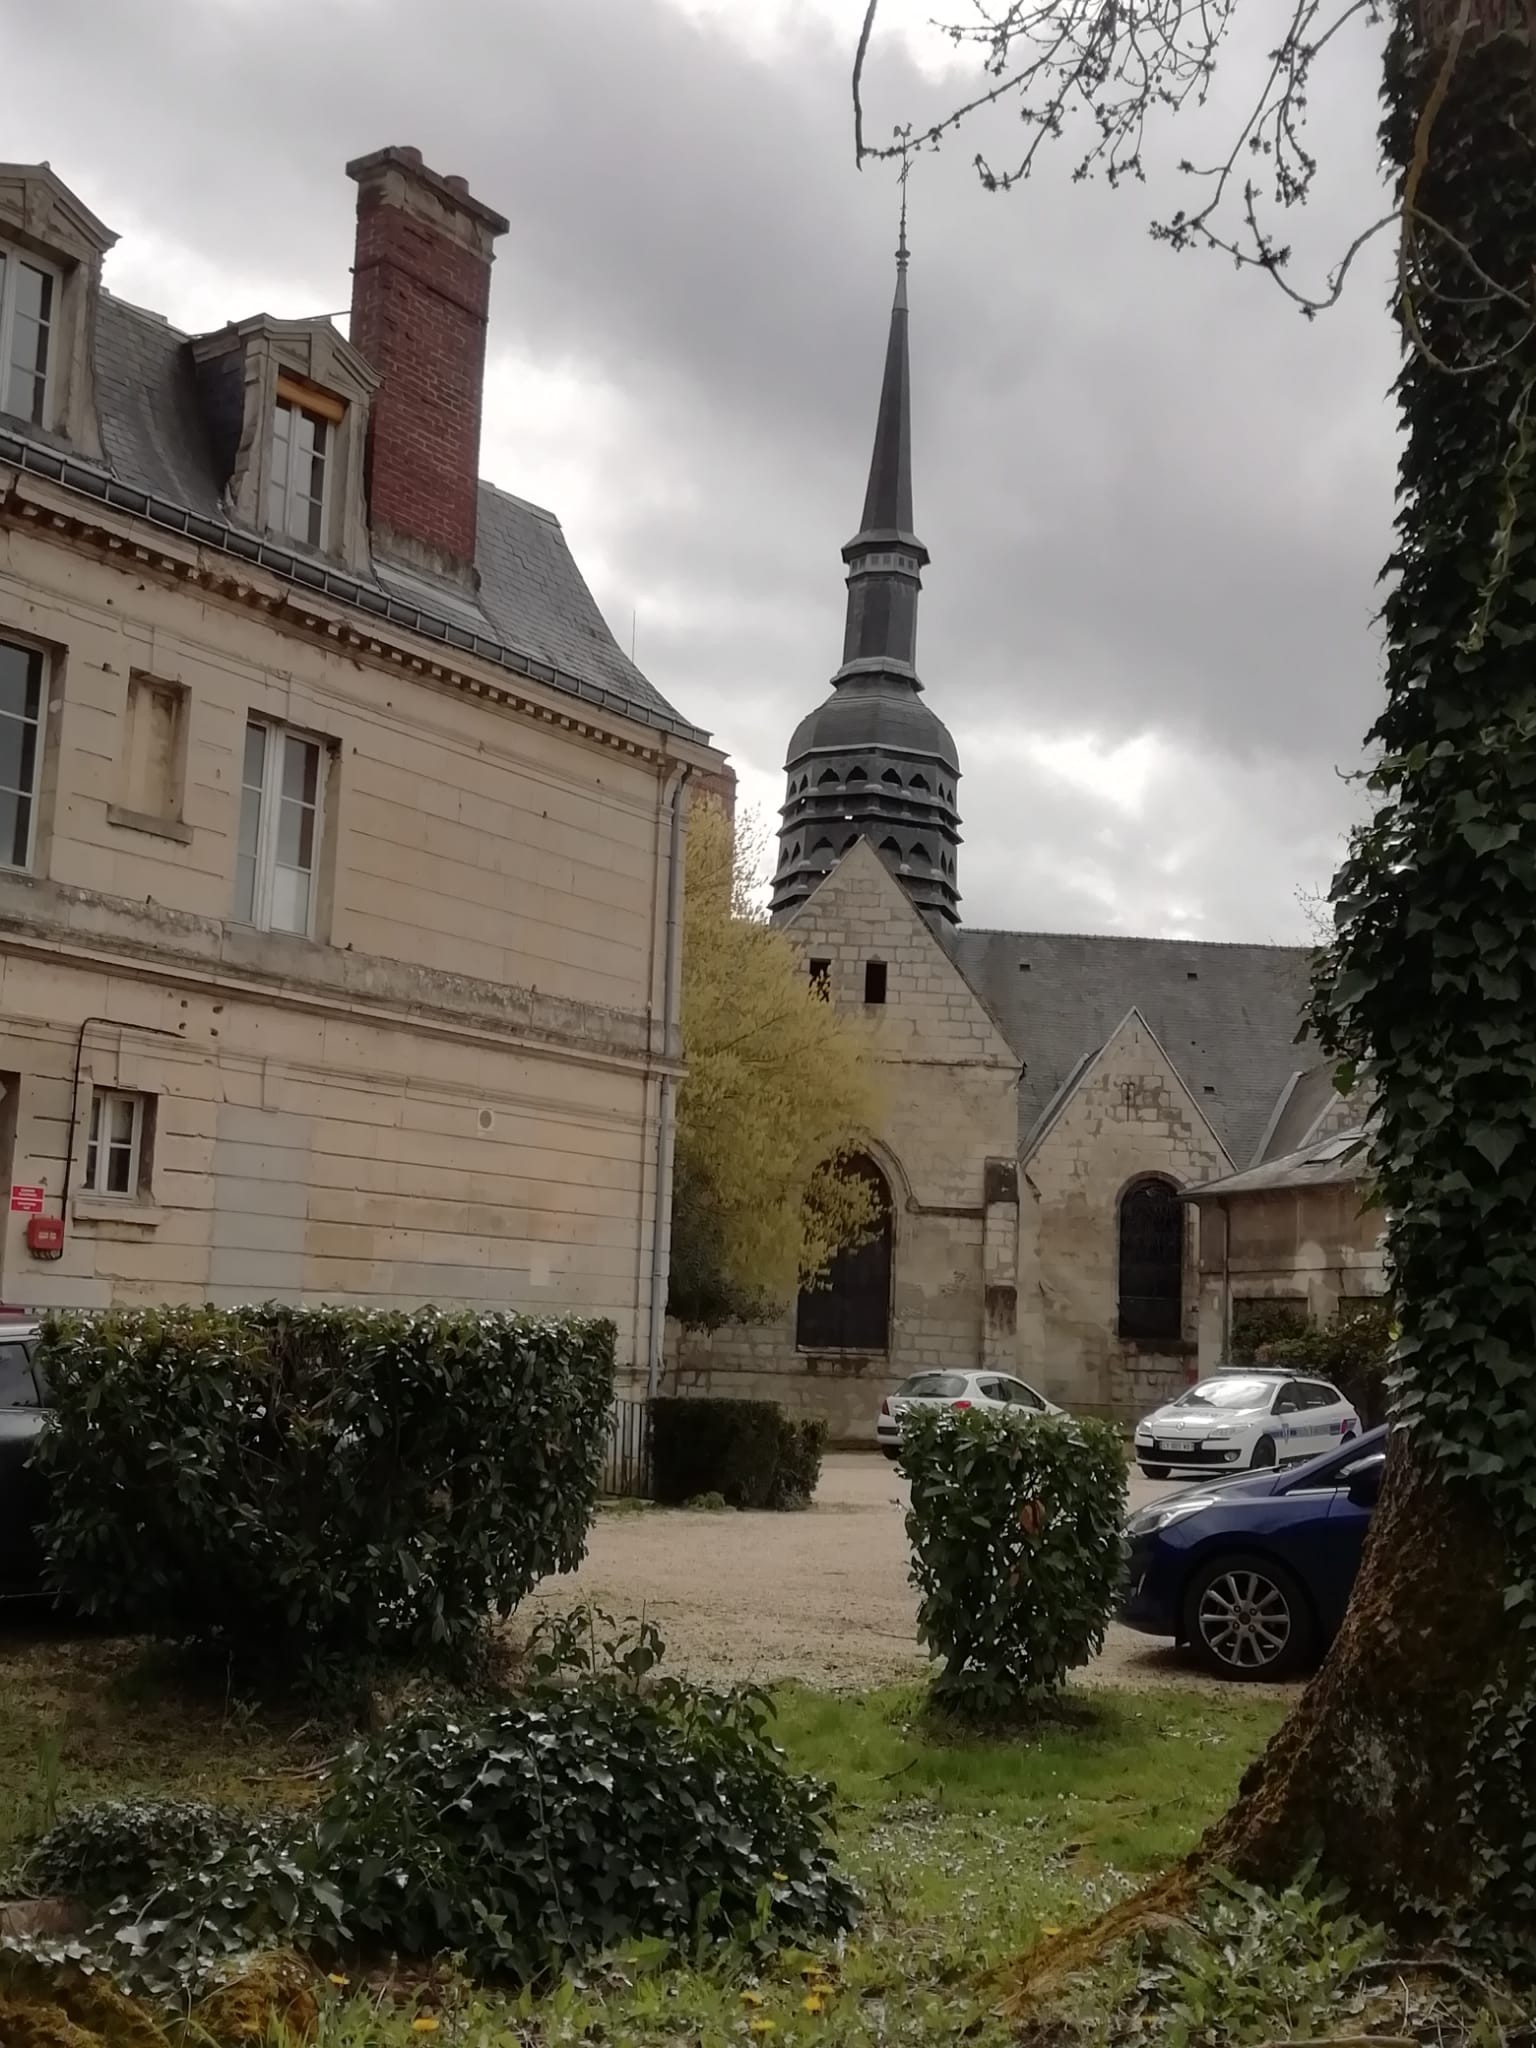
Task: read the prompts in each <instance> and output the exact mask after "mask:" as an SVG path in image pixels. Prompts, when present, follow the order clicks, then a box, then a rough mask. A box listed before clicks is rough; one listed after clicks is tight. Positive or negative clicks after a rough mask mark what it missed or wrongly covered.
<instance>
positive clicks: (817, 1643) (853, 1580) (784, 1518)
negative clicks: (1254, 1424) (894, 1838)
mask: <svg viewBox="0 0 1536 2048" xmlns="http://www.w3.org/2000/svg"><path fill="white" fill-rule="evenodd" d="M1171 1490H1172V1489H1171V1488H1170V1487H1167V1486H1155V1485H1153V1484H1152V1483H1151V1482H1150V1481H1148V1480H1145V1479H1143V1478H1142V1477H1141V1476H1140V1475H1139V1474H1133V1475H1132V1478H1131V1502H1132V1505H1133V1506H1139V1505H1141V1503H1142V1502H1144V1501H1148V1500H1153V1499H1155V1498H1157V1496H1158V1495H1159V1494H1162V1493H1166V1492H1169V1491H1171ZM905 1499H906V1484H905V1481H904V1480H903V1479H902V1478H901V1476H900V1474H899V1473H898V1472H896V1471H895V1469H894V1468H893V1467H892V1466H891V1465H889V1464H887V1463H886V1461H885V1459H883V1458H879V1457H868V1456H866V1457H860V1456H857V1455H843V1456H835V1457H829V1458H828V1460H827V1462H826V1466H825V1468H824V1470H823V1473H822V1480H821V1487H820V1489H819V1491H818V1494H817V1497H816V1504H815V1506H814V1507H813V1508H812V1509H811V1510H810V1511H809V1512H808V1513H806V1514H799V1515H768V1514H734V1513H725V1514H708V1513H702V1514H694V1513H688V1512H685V1511H683V1510H680V1509H669V1510H661V1509H647V1510H642V1511H636V1512H624V1511H622V1510H619V1511H615V1510H612V1509H605V1510H604V1511H603V1512H602V1513H600V1514H599V1516H598V1518H597V1524H596V1527H595V1528H594V1530H593V1532H592V1542H591V1547H590V1550H589V1552H588V1556H587V1560H586V1562H585V1564H583V1566H582V1567H581V1570H580V1571H579V1572H577V1573H575V1574H573V1575H572V1576H571V1577H569V1578H563V1579H554V1580H550V1581H548V1582H547V1583H546V1585H545V1586H544V1587H543V1588H541V1590H540V1593H539V1594H538V1595H537V1596H536V1598H535V1599H534V1600H532V1601H530V1602H529V1603H528V1606H527V1607H526V1608H525V1609H524V1614H525V1615H531V1614H533V1613H535V1612H537V1611H538V1610H539V1609H540V1608H541V1607H565V1606H569V1605H570V1604H571V1603H572V1602H574V1601H577V1600H591V1601H593V1602H594V1603H595V1604H596V1605H597V1606H599V1607H601V1608H604V1609H606V1610H607V1612H609V1613H610V1614H614V1615H627V1614H641V1613H644V1614H646V1615H647V1616H649V1618H650V1619H651V1620H653V1621H654V1622H655V1623H656V1624H657V1626H658V1627H659V1628H660V1629H661V1632H662V1634H663V1635H664V1636H665V1637H666V1640H667V1645H668V1663H669V1664H671V1665H673V1666H674V1667H676V1668H678V1669H681V1670H686V1671H688V1672H690V1673H691V1674H692V1675H694V1676H695V1677H699V1678H709V1679H715V1680H726V1681H736V1680H744V1679H757V1680H762V1681H765V1682H767V1681H771V1680H774V1679H784V1678H799V1679H804V1680H805V1681H807V1683H809V1684H812V1685H819V1686H829V1687H838V1688H849V1689H852V1688H862V1687H865V1686H873V1685H882V1684H888V1683H890V1682H892V1681H898V1680H902V1679H911V1678H915V1677H917V1676H919V1675H920V1674H921V1672H922V1671H923V1668H924V1665H925V1663H926V1658H925V1656H924V1653H923V1650H922V1648H921V1646H920V1645H919V1643H918V1641H917V1636H916V1625H915V1616H916V1597H915V1595H914V1594H913V1591H912V1588H911V1587H910V1585H909V1584H908V1583H907V1539H906V1531H905V1529H904V1527H903V1523H902V1517H903V1513H904V1510H905ZM1085 1675H1086V1677H1087V1679H1088V1680H1089V1681H1090V1682H1091V1683H1097V1684H1101V1685H1134V1686H1146V1685H1178V1686H1197V1687H1202V1688H1212V1689H1214V1690H1216V1691H1218V1692H1224V1691H1226V1690H1228V1689H1229V1688H1227V1687H1226V1686H1225V1685H1223V1684H1222V1682H1221V1681H1220V1680H1213V1679H1208V1678H1206V1677H1205V1676H1204V1675H1203V1674H1202V1673H1200V1672H1198V1671H1196V1670H1195V1669H1194V1667H1193V1666H1192V1665H1191V1664H1189V1663H1188V1662H1187V1661H1186V1660H1185V1659H1184V1658H1183V1657H1182V1656H1180V1655H1178V1654H1177V1653H1176V1652H1175V1651H1174V1650H1173V1649H1172V1648H1171V1647H1170V1646H1167V1645H1164V1644H1161V1643H1158V1642H1155V1641H1152V1640H1149V1639H1148V1638H1147V1637H1145V1636H1137V1635H1134V1634H1132V1632H1131V1631H1130V1630H1129V1629H1123V1628H1121V1627H1119V1626H1118V1624H1116V1625H1112V1626H1111V1628H1110V1633H1109V1640H1108V1642H1107V1643H1106V1645H1105V1647H1104V1652H1103V1654H1102V1656H1100V1657H1099V1658H1098V1659H1097V1660H1096V1661H1095V1662H1094V1664H1093V1665H1092V1666H1091V1667H1090V1668H1089V1670H1088V1672H1087V1673H1086V1674H1085ZM1293 1689H1294V1688H1292V1687H1288V1686H1271V1687H1265V1688H1263V1690H1265V1691H1269V1692H1274V1693H1276V1694H1281V1695H1283V1694H1285V1693H1287V1692H1289V1691H1291V1690H1293Z"/></svg>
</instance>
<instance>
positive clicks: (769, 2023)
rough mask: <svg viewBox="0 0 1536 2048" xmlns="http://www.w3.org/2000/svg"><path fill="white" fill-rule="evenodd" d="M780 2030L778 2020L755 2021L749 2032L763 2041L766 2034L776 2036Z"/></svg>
mask: <svg viewBox="0 0 1536 2048" xmlns="http://www.w3.org/2000/svg"><path fill="white" fill-rule="evenodd" d="M778 2030H779V2027H778V2021H777V2020H754V2021H753V2022H752V2025H751V2027H750V2029H749V2030H748V2031H749V2032H751V2033H754V2034H756V2035H757V2036H758V2038H759V2040H761V2039H762V2037H763V2036H764V2035H765V2034H776V2033H777V2032H778Z"/></svg>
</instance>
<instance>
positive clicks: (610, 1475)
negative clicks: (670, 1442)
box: [600, 1400, 651, 1500]
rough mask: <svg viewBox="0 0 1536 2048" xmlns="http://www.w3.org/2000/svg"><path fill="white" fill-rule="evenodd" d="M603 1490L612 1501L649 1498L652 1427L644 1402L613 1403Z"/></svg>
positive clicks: (604, 1466) (604, 1464)
mask: <svg viewBox="0 0 1536 2048" xmlns="http://www.w3.org/2000/svg"><path fill="white" fill-rule="evenodd" d="M600 1490H601V1492H602V1493H603V1494H604V1495H605V1496H606V1497H607V1498H608V1499H610V1500H614V1499H618V1500H649V1499H650V1496H651V1428H650V1416H649V1414H648V1412H647V1407H646V1403H645V1402H644V1401H624V1400H618V1401H615V1402H614V1404H613V1408H612V1410H611V1412H610V1414H609V1417H608V1448H607V1450H606V1451H605V1453H604V1455H603V1476H602V1481H601V1485H600Z"/></svg>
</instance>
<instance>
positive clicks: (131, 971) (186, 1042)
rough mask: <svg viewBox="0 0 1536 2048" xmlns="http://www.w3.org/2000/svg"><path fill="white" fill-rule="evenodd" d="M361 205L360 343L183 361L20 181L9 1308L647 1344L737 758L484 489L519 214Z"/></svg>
mask: <svg viewBox="0 0 1536 2048" xmlns="http://www.w3.org/2000/svg"><path fill="white" fill-rule="evenodd" d="M348 173H349V175H350V176H351V177H352V178H353V179H354V180H355V181H356V184H357V246H356V263H355V268H354V273H353V300H352V313H351V321H350V335H349V338H346V339H344V338H343V337H342V336H341V335H340V334H339V333H338V332H337V331H336V329H335V328H333V327H332V326H331V324H330V322H329V321H328V320H325V319H314V320H274V319H271V318H269V317H267V316H266V315H262V314H258V315H256V316H254V317H252V318H249V319H242V320H238V321H235V322H233V323H231V324H230V325H229V326H227V327H223V328H221V329H219V330H218V331H217V332H216V333H212V334H203V335H196V336H186V335H183V334H179V333H177V332H176V331H175V330H174V329H172V328H171V327H170V326H168V325H167V323H166V322H165V321H164V320H163V319H161V318H159V317H157V316H156V315H154V314H150V313H145V312H142V311H140V310H139V309H137V308H136V307H133V306H130V305H127V304H124V303H122V302H121V301H119V300H117V299H115V298H114V297H112V296H111V295H110V294H109V293H108V292H106V291H105V290H103V289H102V286H101V263H102V258H103V255H104V254H105V252H106V251H107V249H108V248H109V247H110V245H111V243H112V241H113V239H114V237H113V236H112V234H111V232H110V230H109V229H107V228H106V227H105V226H103V224H102V223H101V222H100V221H99V220H97V219H96V218H95V216H94V215H93V214H92V213H91V212H90V211H89V210H88V209H87V208H86V207H85V206H83V205H82V204H81V203H80V201H79V200H78V199H77V198H76V197H75V196H74V195H73V194H72V193H71V192H70V191H69V190H68V189H67V188H66V187H65V186H64V185H63V184H62V183H61V182H60V181H59V179H58V178H57V177H56V176H55V175H54V174H53V172H52V171H51V170H49V169H48V168H47V166H46V165H30V164H21V165H16V164H12V165H4V166H0V1176H3V1186H4V1188H5V1189H6V1190H7V1191H8V1195H9V1200H8V1204H7V1208H6V1211H5V1215H4V1228H3V1232H0V1295H3V1296H4V1298H5V1299H6V1300H8V1301H10V1302H12V1303H16V1304H23V1305H27V1306H51V1305H84V1306H97V1305H101V1304H104V1303H108V1302H114V1301H119V1302H121V1301H129V1302H131V1301H146V1300H185V1299H191V1298H204V1297H206V1298H211V1299H213V1300H215V1301H223V1302H230V1301H236V1300H242V1299H251V1298H263V1297H273V1298H282V1299H300V1298H316V1297H324V1298H326V1299H329V1300H352V1301H359V1302H370V1303H394V1304H416V1303H421V1302H423V1301H428V1300H435V1301H442V1302H449V1301H452V1302H464V1303H475V1304H484V1305H495V1306H516V1307H522V1308H544V1309H549V1310H564V1309H575V1310H583V1311H589V1312H597V1313H602V1314H604V1315H608V1316H611V1317H613V1318H614V1319H615V1321H616V1322H617V1324H618V1327H619V1331H620V1346H621V1354H622V1357H623V1359H624V1360H625V1362H627V1363H638V1364H640V1365H643V1364H644V1363H645V1361H646V1360H647V1359H648V1358H650V1357H651V1356H652V1355H653V1354H655V1353H656V1352H657V1350H658V1348H659V1337H660V1311H661V1303H662V1302H663V1301H664V1299H665V1282H666V1222H667V1216H668V1212H669V1198H670V1149H669V1125H670V1116H671V1101H672V1093H673V1088H674V1084H675V1080H676V1077H677V1074H678V1072H679V1045H678V1034H677V1029H676V989H677V964H678V963H677V951H678V932H679V916H678V881H679V876H680V863H679V861H678V859H677V853H678V846H679V835H680V832H681V829H682V822H683V817H684V810H685V803H686V796H687V787H688V783H689V781H690V778H692V777H695V776H697V777H701V778H709V779H712V781H713V783H714V785H715V786H716V787H719V786H720V783H721V779H722V778H727V774H728V772H727V769H726V764H725V762H724V759H723V757H722V756H721V755H720V754H719V753H718V752H717V751H716V750H715V749H713V748H712V747H711V746H710V745H709V743H708V736H707V735H706V734H705V733H703V732H701V731H699V730H698V729H697V728H695V727H694V726H692V725H690V724H688V723H687V721H686V720H684V719H683V718H682V717H680V716H679V715H678V713H677V712H675V711H674V710H673V709H672V707H671V706H670V705H668V704H667V703H666V702H665V701H664V700H663V698H662V697H661V696H660V695H659V694H658V693H657V691H656V690H655V689H653V688H652V686H651V685H650V683H649V682H648V681H647V680H646V678H645V677H644V676H643V675H642V674H641V673H640V672H639V670H638V669H636V668H635V667H634V665H633V664H632V663H631V662H630V661H629V660H627V659H626V658H625V656H624V655H623V653H622V652H621V651H620V649H619V648H618V647H617V646H616V645H615V643H614V640H613V638H612V636H611V634H610V633H609V631H608V629H607V627H606V625H605V624H604V621H603V619H602V617H601V616H600V614H599V612H598V610H597V607H596V605H595V603H594V602H593V599H592V596H591V594H590V592H589V590H588V589H587V586H586V584H585V583H584V582H583V580H582V577H581V573H580V571H579V570H578V568H577V566H576V564H575V562H574V561H573V559H572V557H571V555H570V552H569V550H568V548H567V546H566V543H565V539H564V537H563V535H562V533H561V530H560V526H559V523H558V522H557V521H556V520H555V518H554V517H553V516H552V515H551V514H549V513H547V512H543V511H540V510H539V509H538V508H537V507H535V506H533V505H530V504H527V503H525V502H524V501H523V500H522V499H520V498H517V497H514V496H512V495H511V494H510V493H508V492H506V491H503V490H499V489H497V488H495V487H493V486H491V485H490V484H488V483H486V482H484V481H483V480H481V479H480V478H479V476H478V474H477V459H478V453H479V438H480V405H481V388H482V373H483V366H484V355H485V338H486V321H487V310H488V305H489V296H490V277H491V262H492V253H493V246H494V243H495V241H496V238H497V236H498V235H499V234H500V233H501V232H502V231H503V230H504V229H505V226H506V222H505V221H504V220H502V219H501V218H500V217H499V216H498V215H497V214H496V213H494V212H493V211H492V210H491V209H490V208H489V207H487V206H485V205H483V204H481V203H480V202H479V201H478V200H477V199H475V198H473V197H472V196H471V194H470V192H469V190H468V188H467V186H466V185H465V183H464V181H463V180H462V179H458V178H450V177H441V176H439V175H437V174H436V173H434V172H433V171H431V170H429V169H427V168H426V167H425V166H424V165H423V163H422V161H421V157H420V155H419V153H418V152H416V151H414V150H409V149H384V150H380V151H378V152H376V153H375V154H373V155H371V156H367V157H363V158H360V159H359V160H358V161H356V162H354V163H352V164H350V165H349V166H348Z"/></svg>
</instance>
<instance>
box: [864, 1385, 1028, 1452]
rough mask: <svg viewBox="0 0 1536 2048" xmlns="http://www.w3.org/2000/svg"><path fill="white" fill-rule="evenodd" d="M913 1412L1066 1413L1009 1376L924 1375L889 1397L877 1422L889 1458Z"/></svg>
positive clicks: (877, 1433) (880, 1442) (877, 1438)
mask: <svg viewBox="0 0 1536 2048" xmlns="http://www.w3.org/2000/svg"><path fill="white" fill-rule="evenodd" d="M909 1408H957V1409H960V1410H962V1411H963V1410H965V1409H967V1408H991V1409H994V1410H997V1411H999V1412H1001V1411H1002V1410H1003V1409H1007V1410H1009V1411H1010V1412H1011V1413H1013V1414H1015V1415H1019V1414H1029V1415H1060V1414H1061V1413H1062V1410H1061V1409H1060V1408H1058V1407H1057V1406H1056V1404H1055V1402H1054V1401H1047V1399H1046V1398H1045V1396H1044V1394H1037V1393H1036V1392H1035V1390H1034V1388H1033V1387H1028V1386H1026V1385H1025V1384H1024V1382H1023V1380H1016V1379H1014V1378H1012V1377H1011V1375H1009V1374H1008V1373H1005V1372H920V1373H917V1374H915V1375H914V1376H913V1377H912V1378H911V1379H909V1380H903V1381H902V1383H901V1385H900V1386H899V1387H898V1388H897V1389H896V1391H895V1393H894V1394H887V1395H886V1397H885V1399H884V1400H883V1401H882V1402H881V1403H880V1413H879V1414H878V1415H877V1416H876V1418H875V1442H876V1443H877V1444H878V1445H879V1446H880V1448H881V1450H882V1451H884V1453H885V1455H886V1456H887V1457H888V1458H894V1457H895V1455H896V1453H897V1451H898V1449H899V1448H900V1446H901V1424H902V1418H903V1417H904V1416H905V1414H906V1412H907V1410H908V1409H909Z"/></svg>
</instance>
